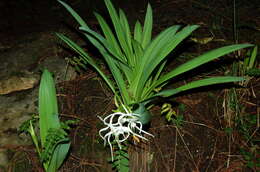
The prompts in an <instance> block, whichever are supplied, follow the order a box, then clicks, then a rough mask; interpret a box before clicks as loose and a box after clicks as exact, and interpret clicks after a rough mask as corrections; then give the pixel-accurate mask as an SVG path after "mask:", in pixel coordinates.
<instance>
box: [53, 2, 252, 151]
mask: <svg viewBox="0 0 260 172" xmlns="http://www.w3.org/2000/svg"><path fill="white" fill-rule="evenodd" d="M104 1H105V4H106V7H107V9H108V12H109V15H110V18H111V21H112V25H113V28H110V26H109V25H108V24H107V22H106V21H105V19H104V18H103V17H102V16H101V15H99V14H98V13H95V16H96V18H97V20H98V22H99V24H100V27H101V30H102V32H103V35H102V34H99V33H98V32H95V31H93V30H92V29H91V28H89V26H88V25H87V24H86V22H85V21H84V20H83V19H82V18H81V17H80V16H79V15H78V14H77V13H76V12H75V11H74V10H73V9H72V8H71V7H70V6H69V5H67V4H66V3H65V2H62V1H59V2H60V3H61V4H62V5H63V6H64V7H65V8H66V9H67V10H68V11H69V13H70V14H71V15H72V16H73V17H74V18H75V19H76V21H77V22H78V23H79V24H80V27H79V29H80V31H81V32H82V34H83V35H84V36H85V37H86V39H87V40H88V41H89V42H90V43H92V44H93V45H94V46H95V47H96V48H97V49H98V50H99V52H100V54H101V55H102V56H103V58H104V60H105V62H106V64H107V66H108V68H109V70H110V72H111V74H112V79H111V78H110V76H107V75H106V74H105V73H104V72H103V71H102V70H101V69H102V68H101V67H100V66H99V65H98V64H97V62H96V60H95V59H93V58H92V57H91V56H90V55H89V54H88V53H86V52H85V51H84V50H83V48H81V47H80V46H78V45H77V44H76V43H75V42H73V41H72V40H71V39H69V38H68V37H66V36H65V35H62V34H60V33H57V36H58V37H59V38H60V39H61V40H63V41H64V42H65V43H66V44H67V45H68V46H69V47H70V48H71V49H72V50H73V51H75V52H76V53H77V54H78V55H79V56H78V57H77V58H78V60H79V61H80V64H79V65H80V66H81V65H82V64H89V65H91V66H92V67H93V68H94V69H95V70H96V71H97V72H98V73H99V74H100V76H101V77H102V78H103V79H104V81H105V82H106V83H107V85H108V86H109V88H110V89H111V90H112V92H113V94H114V95H115V96H114V98H115V104H116V105H117V109H116V112H120V113H122V114H123V115H125V116H128V118H129V119H128V120H129V121H131V120H132V119H133V118H135V117H138V120H139V121H140V122H141V123H142V124H143V125H145V124H147V123H149V121H150V118H151V114H150V113H149V112H148V110H149V109H148V107H149V105H151V104H153V101H154V100H155V99H156V98H157V97H169V96H174V95H176V94H178V93H180V92H183V91H186V90H190V89H193V88H197V87H202V86H208V85H213V84H220V83H227V82H236V81H242V80H244V78H242V77H234V76H223V77H222V76H221V77H212V78H206V79H201V80H197V81H193V82H190V83H187V84H185V85H183V86H180V87H178V88H173V89H168V90H163V88H164V86H165V85H167V84H168V83H169V81H170V80H171V79H173V78H175V77H177V76H179V75H181V74H184V73H186V72H188V71H190V70H193V69H194V68H196V67H198V66H201V65H203V64H205V63H207V62H209V61H212V60H214V59H217V58H219V57H221V56H224V55H226V54H228V53H231V52H233V51H236V50H239V49H241V48H246V47H250V46H252V45H251V44H237V45H230V46H225V47H222V48H218V49H215V50H212V51H209V52H207V53H205V54H203V55H200V56H198V57H196V58H194V59H192V60H190V61H188V62H186V63H184V64H182V65H180V66H179V67H177V68H175V69H173V70H172V71H170V72H168V73H166V71H165V67H166V64H167V56H168V54H169V53H170V52H172V51H174V50H175V48H176V47H177V46H178V45H179V44H180V43H181V42H182V41H183V40H184V39H186V38H187V37H189V36H190V35H191V33H192V32H193V31H194V30H196V29H197V28H198V27H199V26H198V25H188V26H185V27H182V26H180V25H175V26H171V27H169V28H167V29H165V30H164V31H162V32H161V33H160V34H159V35H158V36H156V37H155V38H154V39H152V24H153V17H152V8H151V6H150V4H148V6H147V10H146V15H145V20H144V25H143V26H142V24H141V23H140V22H139V21H137V22H136V23H135V26H134V30H133V31H130V27H129V23H128V20H127V17H126V15H125V13H124V12H123V10H121V9H119V11H117V10H116V9H115V8H114V6H113V4H112V3H111V1H110V0H104ZM74 61H75V60H74ZM136 114H137V115H136ZM118 118H119V117H118ZM101 120H102V121H103V122H104V124H105V125H107V124H106V120H103V119H101ZM129 121H128V122H129ZM139 121H137V120H135V123H136V124H135V125H140V123H139ZM128 122H126V124H125V125H128V124H127V123H128ZM110 125H112V126H113V124H111V123H110ZM118 125H120V126H123V125H122V124H118ZM139 127H140V126H139ZM110 129H111V131H112V130H113V128H111V127H110ZM103 130H104V129H101V130H100V131H103ZM111 131H110V130H109V131H108V135H109V136H108V135H106V134H105V136H102V137H103V138H104V139H106V142H107V143H109V142H111V141H110V139H111V137H112V135H113V139H115V140H117V143H118V142H119V143H120V142H122V141H123V140H124V141H125V140H126V139H123V140H120V138H119V139H118V138H117V137H119V136H118V133H122V134H127V133H124V131H123V130H122V131H121V130H120V132H118V133H117V134H115V133H114V134H112V135H110V134H111ZM128 131H129V130H128ZM128 133H131V134H133V133H134V132H133V130H132V132H130V131H129V132H128ZM140 134H141V133H140ZM123 138H126V137H123ZM110 147H111V146H110Z"/></svg>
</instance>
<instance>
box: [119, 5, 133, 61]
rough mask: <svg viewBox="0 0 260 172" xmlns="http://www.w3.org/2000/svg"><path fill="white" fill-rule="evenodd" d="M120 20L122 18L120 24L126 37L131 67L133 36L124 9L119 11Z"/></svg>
mask: <svg viewBox="0 0 260 172" xmlns="http://www.w3.org/2000/svg"><path fill="white" fill-rule="evenodd" d="M119 18H120V22H121V25H122V28H123V32H124V35H125V39H126V43H127V46H128V47H129V54H127V60H128V62H129V64H130V65H133V61H132V60H133V59H132V56H133V49H132V43H131V41H132V36H131V32H130V27H129V24H128V21H127V18H126V15H125V13H124V11H123V10H122V9H119Z"/></svg>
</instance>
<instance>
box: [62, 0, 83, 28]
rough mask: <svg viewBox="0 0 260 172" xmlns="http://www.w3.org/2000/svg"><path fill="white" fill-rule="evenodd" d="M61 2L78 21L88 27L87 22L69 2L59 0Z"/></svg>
mask: <svg viewBox="0 0 260 172" xmlns="http://www.w3.org/2000/svg"><path fill="white" fill-rule="evenodd" d="M58 2H59V3H61V4H62V5H63V6H64V7H65V8H66V9H67V10H68V12H69V13H70V14H71V15H72V16H73V17H74V18H75V19H76V21H77V22H78V23H79V24H80V25H81V26H83V27H88V25H87V24H86V22H85V21H84V20H83V19H82V18H81V17H80V16H79V15H78V13H77V12H76V11H74V10H73V9H72V8H71V7H70V6H69V5H68V4H66V3H65V2H62V1H60V0H58Z"/></svg>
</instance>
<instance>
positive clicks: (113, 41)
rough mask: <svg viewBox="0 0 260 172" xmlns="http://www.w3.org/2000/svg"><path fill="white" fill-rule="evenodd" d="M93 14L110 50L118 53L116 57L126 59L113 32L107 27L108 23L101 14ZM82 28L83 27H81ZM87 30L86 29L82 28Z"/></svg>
mask: <svg viewBox="0 0 260 172" xmlns="http://www.w3.org/2000/svg"><path fill="white" fill-rule="evenodd" d="M95 16H96V18H97V20H98V23H99V25H100V27H101V29H102V31H103V33H104V35H105V38H106V40H107V42H108V44H109V45H110V46H111V50H112V51H113V52H114V51H115V52H116V53H117V54H118V57H119V58H121V60H124V61H126V59H125V57H123V54H122V52H121V48H120V46H119V44H118V42H117V40H116V38H115V36H114V34H113V32H112V31H111V29H110V28H109V26H108V24H107V23H106V21H105V20H104V18H103V17H102V16H100V15H99V14H98V13H95ZM83 29H84V27H83ZM84 30H86V31H87V29H84Z"/></svg>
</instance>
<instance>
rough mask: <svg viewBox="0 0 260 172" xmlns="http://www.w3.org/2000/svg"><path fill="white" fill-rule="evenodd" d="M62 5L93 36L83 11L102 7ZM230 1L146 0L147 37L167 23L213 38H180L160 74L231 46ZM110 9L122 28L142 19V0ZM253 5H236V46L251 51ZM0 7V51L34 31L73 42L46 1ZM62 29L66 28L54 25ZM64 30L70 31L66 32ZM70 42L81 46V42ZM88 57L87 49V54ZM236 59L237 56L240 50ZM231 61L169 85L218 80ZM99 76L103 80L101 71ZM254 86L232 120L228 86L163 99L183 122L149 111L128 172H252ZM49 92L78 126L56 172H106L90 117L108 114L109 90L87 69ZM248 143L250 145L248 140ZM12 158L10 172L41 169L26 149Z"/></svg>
mask: <svg viewBox="0 0 260 172" xmlns="http://www.w3.org/2000/svg"><path fill="white" fill-rule="evenodd" d="M66 2H68V3H70V4H72V6H73V8H74V9H75V10H77V11H79V13H80V14H82V17H85V18H86V19H87V22H88V23H90V26H92V27H93V28H94V29H95V30H97V29H98V27H97V22H96V20H95V19H94V17H93V15H92V14H91V12H92V11H93V10H96V11H99V12H100V13H102V14H104V13H105V12H104V5H103V1H100V2H99V1H98V2H93V1H81V0H78V1H66ZM233 2H234V1H225V0H218V1H209V0H201V1H195V0H176V1H171V0H156V1H155V0H154V1H150V3H151V5H152V8H153V12H154V14H153V15H154V31H153V33H154V35H156V34H157V33H159V32H160V31H162V30H164V29H165V28H167V27H168V26H171V25H174V24H183V25H187V24H199V25H201V28H200V29H199V30H198V31H196V32H195V34H194V35H192V37H194V38H196V39H197V40H202V39H203V38H213V40H212V41H210V42H208V43H207V44H203V43H202V42H201V41H200V42H199V41H197V43H196V44H195V43H194V42H192V40H187V41H186V44H184V46H183V47H182V48H181V51H183V52H181V53H180V54H181V57H179V58H174V59H173V60H171V61H170V63H169V65H168V66H169V67H168V70H171V69H173V68H174V67H176V66H177V65H179V64H181V63H183V62H185V61H187V60H189V59H191V58H192V57H193V56H195V55H198V54H201V53H202V52H205V51H207V50H210V49H213V48H216V47H220V46H223V45H227V44H232V43H234V41H235V40H234V31H233V24H234V23H233V21H234V18H233V14H234V11H233ZM115 4H116V6H119V7H121V8H123V10H125V11H126V13H127V14H128V16H129V18H130V22H134V21H135V19H136V18H138V19H140V20H141V21H142V19H143V16H144V12H145V8H146V4H147V1H144V0H139V1H136V0H131V1H130V0H128V1H124V2H122V1H119V0H117V1H115ZM129 4H130V5H129ZM259 6H260V2H259V1H257V0H255V1H254V2H249V1H243V0H241V1H239V2H238V1H237V4H236V15H237V22H236V25H237V31H238V32H237V33H238V37H237V39H236V40H237V41H238V42H239V43H245V42H248V43H253V44H258V45H259V43H260V39H259V36H260V16H259V10H260V9H259ZM0 8H1V9H4V10H2V15H3V16H2V17H1V18H2V20H1V21H0V24H1V28H0V38H1V40H2V41H1V42H0V52H1V51H6V50H7V49H9V47H12V46H13V44H15V43H16V42H17V41H18V40H19V38H20V37H24V36H26V34H31V33H35V32H42V31H48V32H60V31H61V32H63V33H67V34H68V35H71V36H72V37H73V38H75V39H79V37H78V36H77V35H76V34H74V33H73V32H72V31H71V30H70V29H71V28H74V27H75V26H76V24H75V22H73V20H72V18H71V17H70V16H69V15H68V14H67V13H66V11H65V10H64V9H62V7H61V6H59V5H58V4H57V3H54V2H53V1H44V2H37V3H36V2H33V1H31V2H29V1H24V2H22V3H21V2H19V3H18V2H11V1H6V2H5V1H3V2H1V3H0ZM86 11H87V12H86ZM62 23H66V24H63V25H62ZM68 25H69V27H71V28H68ZM66 27H67V28H66ZM204 40H205V39H204ZM78 42H79V43H80V44H83V45H84V42H82V41H78ZM57 46H58V45H57ZM86 48H87V46H86ZM88 51H91V50H89V49H88ZM45 52H46V51H45ZM39 53H41V52H39ZM48 53H51V52H48ZM90 53H91V52H90ZM242 54H243V55H245V52H242ZM56 55H57V56H59V57H60V58H65V57H68V56H72V55H71V54H70V53H69V52H67V51H66V50H60V51H58V53H57V54H56ZM94 56H95V53H94ZM258 57H259V56H258ZM42 58H44V55H42ZM231 58H233V59H235V58H234V55H230V56H229V57H226V59H228V60H221V61H215V62H212V63H210V65H204V66H203V67H200V68H199V69H198V70H197V71H196V72H193V73H190V74H188V75H187V76H184V79H183V80H181V81H177V82H176V83H171V85H170V86H169V87H174V86H176V85H179V84H184V83H185V82H188V81H191V80H195V79H198V78H201V77H206V76H215V75H225V74H226V73H228V72H229V71H230V70H231V67H230V66H231V63H230V59H231ZM220 63H221V64H220ZM104 68H105V66H104ZM106 72H107V74H109V71H106ZM259 87H260V85H259V78H257V77H253V78H251V80H250V81H249V83H248V84H247V87H246V88H240V87H238V88H237V93H238V97H239V99H238V102H239V104H240V107H241V108H240V109H241V113H240V114H239V116H235V115H234V114H233V115H231V116H228V115H230V114H227V113H226V111H225V110H226V109H224V107H225V106H223V104H225V101H227V99H226V98H227V96H228V95H229V91H228V90H230V89H232V87H231V86H225V87H224V86H214V87H210V88H207V89H197V90H194V91H192V92H187V93H184V94H181V95H178V96H177V97H174V98H171V99H169V100H167V101H168V102H170V103H171V104H172V105H173V110H174V111H175V112H176V118H177V117H178V116H183V118H184V119H183V120H181V124H179V125H177V124H176V121H177V120H176V119H175V120H174V122H170V123H169V122H167V121H166V119H165V117H164V116H163V115H161V114H160V104H158V105H155V106H154V107H153V108H152V109H151V112H152V113H153V118H152V121H151V127H150V128H149V132H151V133H152V134H153V135H154V136H155V137H154V138H150V141H149V142H143V141H141V142H139V143H132V142H131V143H132V144H131V146H130V148H129V155H130V166H131V169H132V171H133V172H145V171H154V172H155V171H167V172H168V171H169V172H170V171H176V172H182V171H185V172H186V171H187V172H199V171H200V172H211V171H212V172H215V171H218V172H235V171H241V172H242V171H243V172H247V171H257V170H259V168H260V167H259V163H260V162H259V158H260V157H259V154H258V153H259V146H258V145H257V142H258V143H259V133H258V131H259V130H258V129H259V121H258V123H257V122H253V123H250V120H247V119H250V117H253V116H255V117H258V118H256V119H257V120H259V100H258V99H259V98H258V97H259V94H260V93H259ZM57 90H58V96H59V108H60V112H61V116H62V119H63V120H66V119H78V120H79V123H78V124H77V125H76V126H75V127H74V128H73V129H72V130H71V133H70V138H71V141H72V149H71V153H70V156H69V157H68V159H67V160H66V162H65V164H64V166H63V167H62V168H61V169H60V171H64V172H65V171H68V172H72V171H73V172H74V171H75V172H76V171H87V172H88V171H90V172H92V171H104V172H106V171H112V170H111V165H110V164H109V163H108V161H107V158H108V157H109V156H110V150H109V148H108V147H104V146H103V141H102V139H101V138H100V137H99V135H98V131H99V129H100V128H101V127H102V123H101V121H100V120H99V119H98V118H97V115H99V116H103V115H106V114H109V113H111V112H112V110H113V109H114V108H115V106H114V100H113V94H112V93H111V91H110V90H109V89H108V88H107V86H106V84H105V83H104V82H103V81H102V79H101V78H100V77H99V76H98V74H97V73H96V72H95V71H93V70H92V69H91V68H87V70H86V71H82V73H81V74H79V75H78V76H77V77H76V79H74V80H71V81H64V82H59V83H58V84H57ZM223 102H224V103H223ZM238 117H240V118H243V119H244V120H243V121H244V123H243V124H240V123H239V120H238ZM227 118H232V119H233V120H228V119H227ZM177 119H178V118H177ZM235 119H236V121H235ZM240 121H241V120H240ZM248 121H249V122H248ZM230 122H231V123H230ZM251 124H252V125H251ZM250 125H251V126H250ZM247 127H248V128H247ZM245 128H247V129H248V130H246V129H245ZM246 135H250V139H249V140H248V139H245V136H246ZM247 138H248V137H247ZM252 138H254V139H255V140H257V139H258V141H256V143H255V142H251V139H252ZM242 150H244V151H242ZM17 152H18V153H17V154H16V155H17V156H16V157H13V158H12V164H11V167H10V169H16V170H15V171H22V170H23V171H24V169H27V170H26V171H28V169H30V168H31V169H32V171H41V166H40V164H39V161H38V159H37V155H36V153H35V152H34V147H33V146H25V147H20V148H18V149H17ZM243 152H244V153H243ZM249 154H250V155H251V154H252V156H250V155H249ZM18 155H19V156H18ZM25 162H27V163H25ZM28 162H29V163H28ZM250 163H251V164H252V163H258V167H256V166H253V167H251V168H249V167H248V166H250V165H248V164H250ZM21 169H22V170H21Z"/></svg>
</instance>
